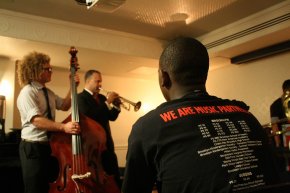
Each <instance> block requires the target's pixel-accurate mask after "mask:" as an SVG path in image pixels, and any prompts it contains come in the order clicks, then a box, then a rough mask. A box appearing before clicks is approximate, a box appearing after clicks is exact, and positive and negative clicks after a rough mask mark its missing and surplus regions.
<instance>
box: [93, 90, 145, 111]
mask: <svg viewBox="0 0 290 193" xmlns="http://www.w3.org/2000/svg"><path fill="white" fill-rule="evenodd" d="M99 90H101V91H103V92H104V93H106V95H107V102H108V103H109V104H111V103H112V104H113V105H114V106H117V107H120V106H121V107H123V108H124V109H126V110H128V111H129V110H130V105H132V106H133V107H134V111H138V110H139V109H140V107H141V101H138V102H137V103H134V102H132V101H130V100H128V99H125V98H124V97H121V96H119V94H117V93H115V92H109V91H106V90H104V89H103V88H99ZM124 103H127V104H128V105H127V106H126V105H125V104H124Z"/></svg>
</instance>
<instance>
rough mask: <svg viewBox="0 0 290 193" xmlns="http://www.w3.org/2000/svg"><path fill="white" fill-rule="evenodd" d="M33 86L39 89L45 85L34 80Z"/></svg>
mask: <svg viewBox="0 0 290 193" xmlns="http://www.w3.org/2000/svg"><path fill="white" fill-rule="evenodd" d="M31 86H33V87H35V88H37V89H42V88H43V87H44V86H43V85H42V84H40V83H39V82H36V81H32V82H31Z"/></svg>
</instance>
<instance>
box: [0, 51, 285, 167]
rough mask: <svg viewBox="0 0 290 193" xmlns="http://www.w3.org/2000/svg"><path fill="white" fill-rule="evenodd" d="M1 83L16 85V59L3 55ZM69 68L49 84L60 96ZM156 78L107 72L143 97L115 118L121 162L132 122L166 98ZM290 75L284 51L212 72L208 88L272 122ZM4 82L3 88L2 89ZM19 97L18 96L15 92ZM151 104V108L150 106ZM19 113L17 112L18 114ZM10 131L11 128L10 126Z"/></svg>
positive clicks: (109, 81) (109, 84) (111, 80)
mask: <svg viewBox="0 0 290 193" xmlns="http://www.w3.org/2000/svg"><path fill="white" fill-rule="evenodd" d="M0 68H1V70H0V83H2V84H3V82H5V81H6V80H8V82H9V84H11V85H14V75H15V73H14V71H15V66H14V62H13V61H9V60H6V59H0ZM68 74H69V71H68V70H66V69H54V71H53V75H52V82H50V83H49V84H48V86H49V87H50V88H51V89H53V90H54V91H55V92H56V93H57V94H59V95H60V96H64V95H65V94H66V93H67V91H68V88H69V81H68ZM154 76H155V77H156V79H155V80H152V81H149V80H140V79H129V78H123V77H122V78H121V77H111V76H106V75H103V88H104V89H106V90H109V91H115V92H118V93H119V94H120V95H121V96H122V97H125V98H127V99H130V100H131V101H133V102H137V101H139V100H140V101H142V107H141V109H140V110H139V111H138V112H134V111H133V110H131V111H126V110H124V109H122V112H121V114H120V116H119V118H118V119H117V120H116V121H115V122H111V129H112V135H113V138H114V141H115V146H116V153H117V155H118V160H119V165H120V166H124V165H125V156H126V151H127V139H128V135H129V133H130V131H131V127H132V124H133V123H134V122H135V121H136V120H137V119H138V118H139V117H140V116H142V115H144V114H145V113H146V112H148V110H150V109H153V108H155V107H156V106H157V105H159V104H160V103H162V102H164V99H163V96H162V94H161V92H160V90H159V86H158V81H157V74H156V75H154ZM80 77H81V81H82V82H81V84H80V85H79V88H78V92H80V91H81V90H82V89H83V73H82V72H80ZM289 78H290V53H289V52H287V53H284V54H280V55H276V56H272V57H268V58H264V59H261V60H258V61H254V62H251V63H248V64H241V65H229V66H226V67H223V68H219V69H216V70H213V71H211V72H209V75H208V82H207V88H208V92H209V94H212V95H217V96H219V97H222V98H229V99H236V100H242V101H244V102H246V103H247V104H248V105H249V106H250V110H251V112H252V113H253V114H254V115H255V116H256V117H257V118H258V120H259V121H260V122H261V123H262V124H265V123H268V122H269V120H270V118H269V106H270V104H271V103H272V102H273V100H274V99H276V98H277V97H279V96H280V95H281V94H282V90H281V85H282V83H283V81H284V80H285V79H289ZM2 84H1V85H0V86H1V87H0V91H1V92H2V88H3V87H2ZM11 93H12V96H10V95H9V97H7V113H6V114H7V115H6V128H12V127H13V118H14V115H13V107H14V105H15V104H13V98H14V96H13V94H14V91H13V90H12V91H11ZM15 97H17V96H15ZM146 107H148V109H146ZM68 115H69V112H62V113H60V112H58V113H57V121H63V120H64V119H65V118H66V117H67V116H68ZM15 117H17V116H15ZM6 131H7V130H6Z"/></svg>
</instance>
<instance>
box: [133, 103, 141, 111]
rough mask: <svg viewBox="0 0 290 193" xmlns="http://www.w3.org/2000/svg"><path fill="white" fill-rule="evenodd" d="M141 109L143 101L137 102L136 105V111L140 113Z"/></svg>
mask: <svg viewBox="0 0 290 193" xmlns="http://www.w3.org/2000/svg"><path fill="white" fill-rule="evenodd" d="M140 108H141V101H139V102H137V103H136V104H135V105H134V111H138V110H139V109H140Z"/></svg>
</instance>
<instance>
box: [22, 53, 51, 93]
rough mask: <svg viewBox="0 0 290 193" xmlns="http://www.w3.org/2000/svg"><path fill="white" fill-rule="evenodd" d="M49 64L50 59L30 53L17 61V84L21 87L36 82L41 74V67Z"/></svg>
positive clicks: (44, 55) (41, 54)
mask: <svg viewBox="0 0 290 193" xmlns="http://www.w3.org/2000/svg"><path fill="white" fill-rule="evenodd" d="M49 62H50V57H49V56H48V55H46V54H43V53H39V52H35V51H34V52H31V53H29V54H27V55H25V56H24V57H23V59H22V60H19V61H17V76H18V83H19V85H20V86H21V87H23V86H25V85H27V84H29V83H31V82H32V81H35V80H38V79H39V78H40V75H41V73H42V72H43V65H44V64H47V63H49Z"/></svg>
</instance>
